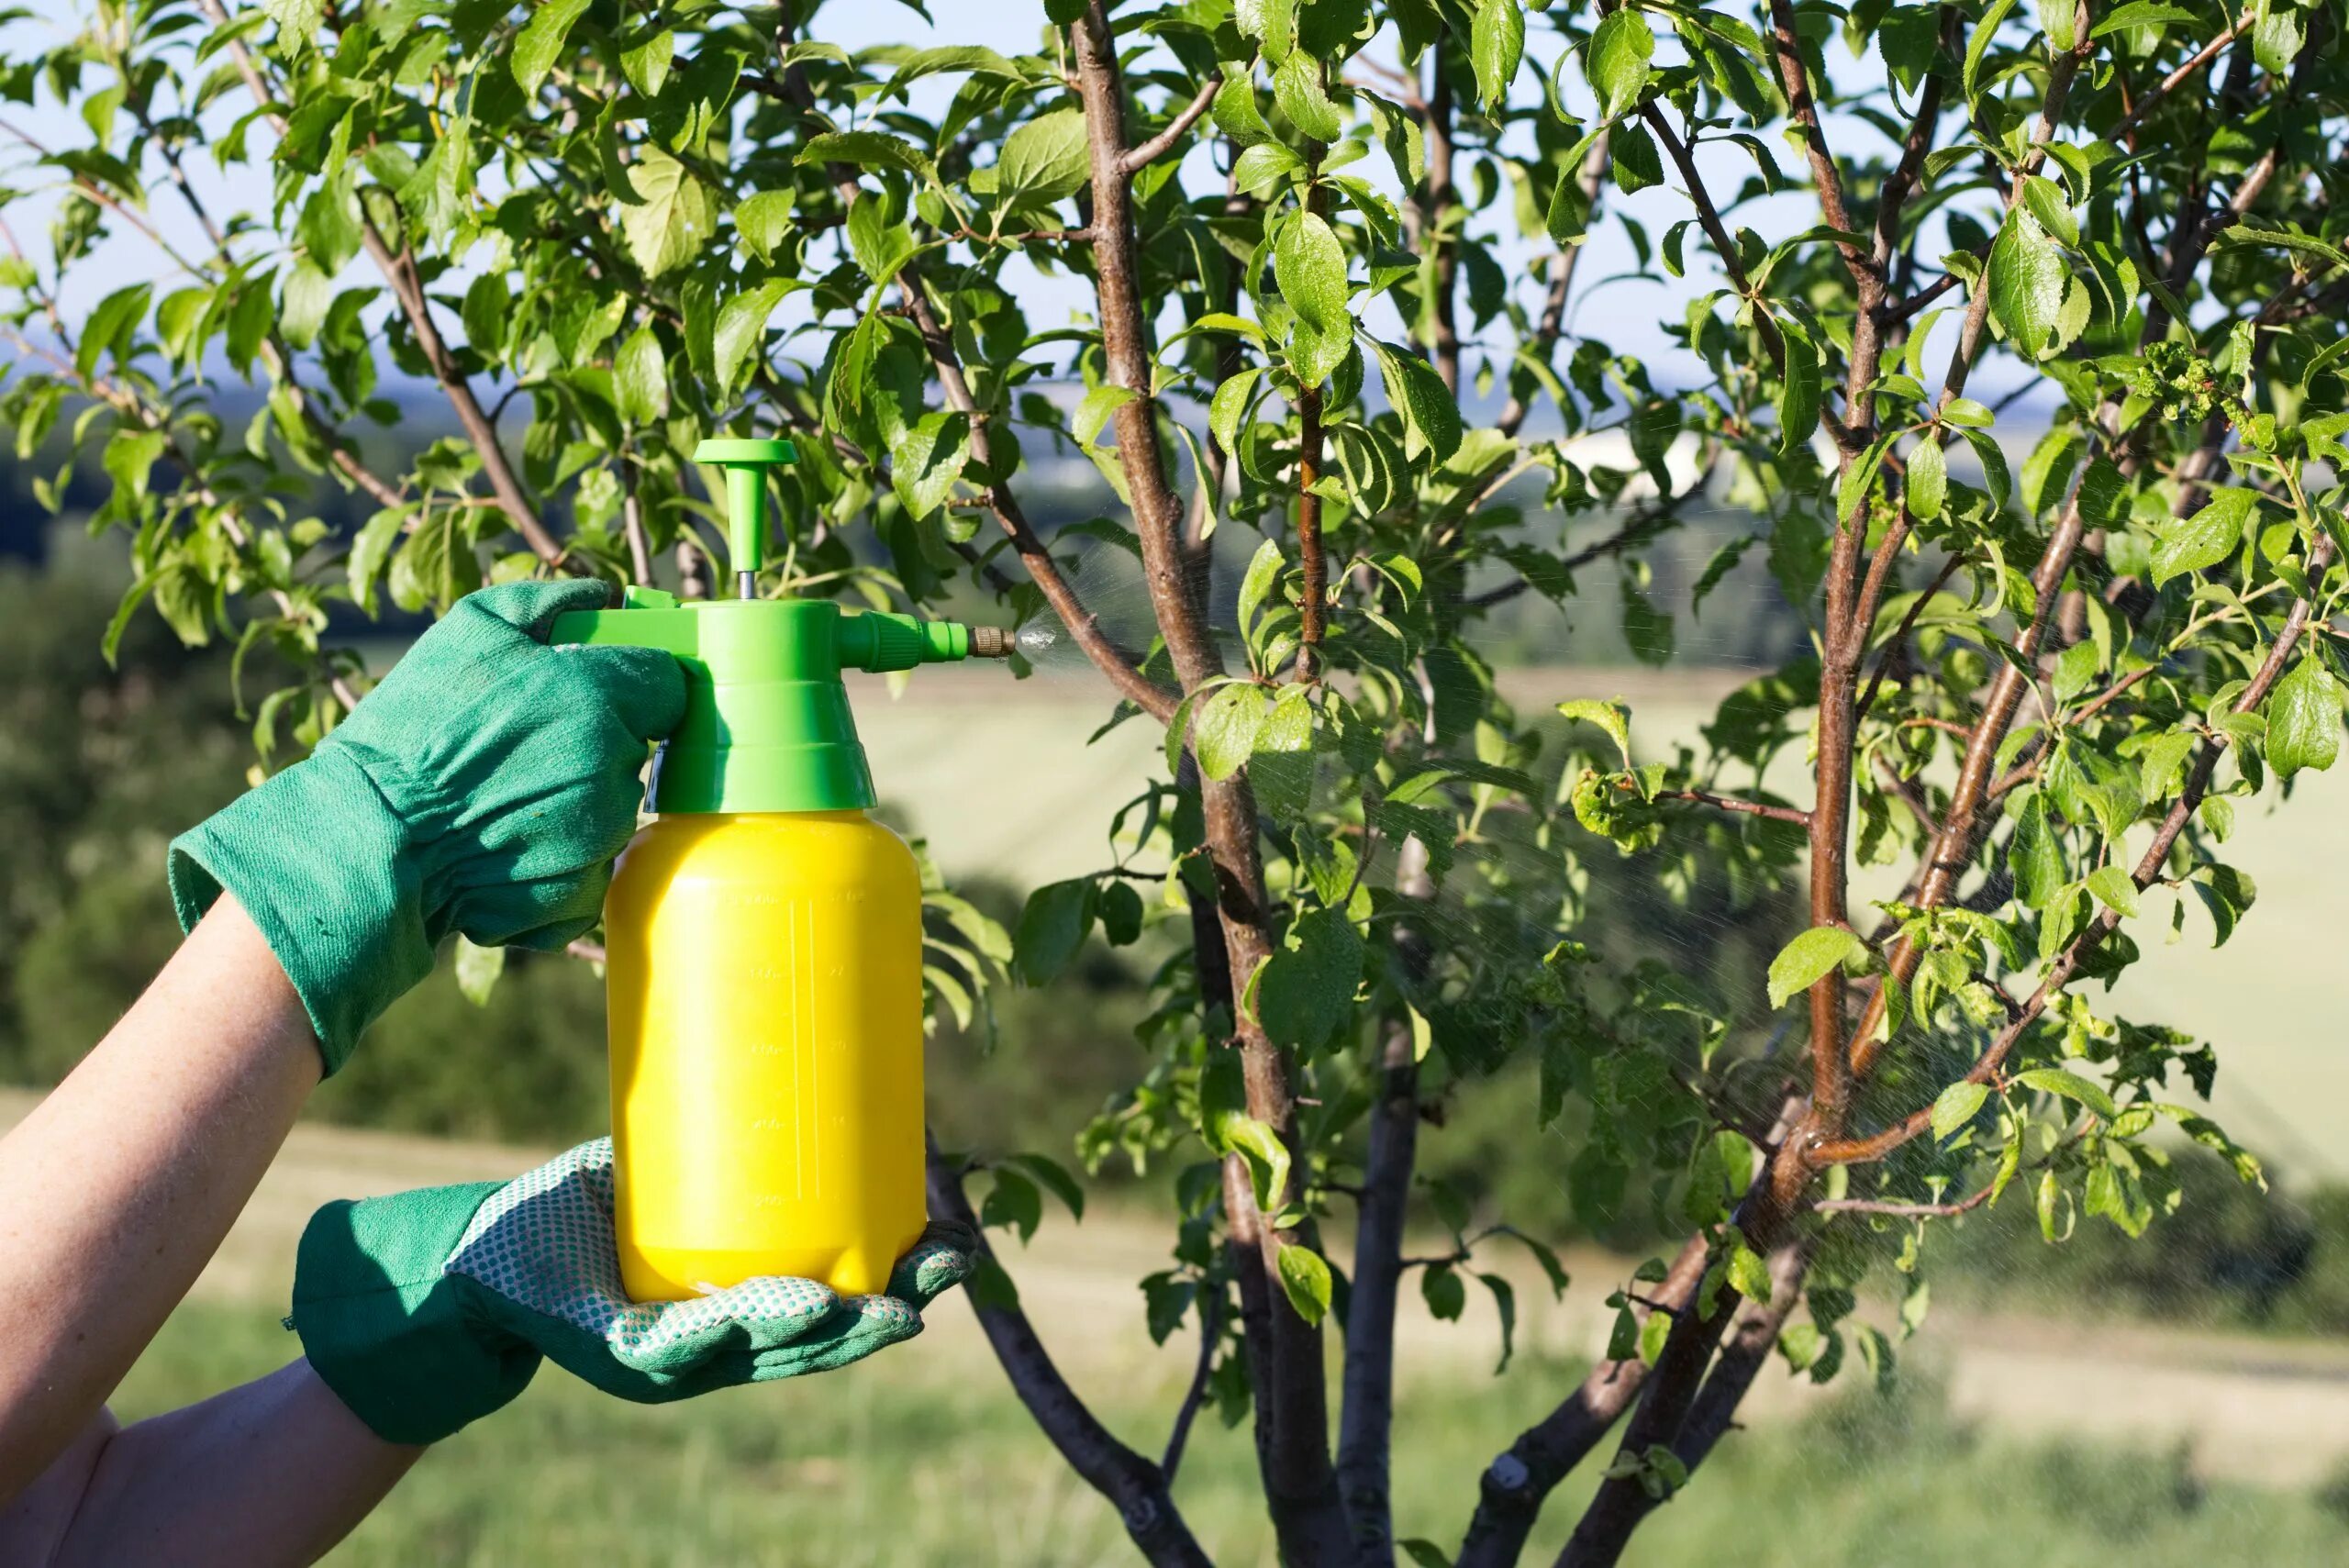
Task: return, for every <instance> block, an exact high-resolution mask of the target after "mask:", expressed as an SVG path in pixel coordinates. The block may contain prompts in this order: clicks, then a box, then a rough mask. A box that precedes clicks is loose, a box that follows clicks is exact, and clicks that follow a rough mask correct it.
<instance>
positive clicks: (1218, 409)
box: [1208, 365, 1264, 452]
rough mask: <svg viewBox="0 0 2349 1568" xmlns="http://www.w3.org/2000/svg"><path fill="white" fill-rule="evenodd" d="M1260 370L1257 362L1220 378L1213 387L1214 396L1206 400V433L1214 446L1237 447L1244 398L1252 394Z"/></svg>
mask: <svg viewBox="0 0 2349 1568" xmlns="http://www.w3.org/2000/svg"><path fill="white" fill-rule="evenodd" d="M1263 374H1264V367H1263V366H1261V365H1250V366H1248V367H1247V368H1246V369H1244V370H1241V371H1237V372H1235V373H1232V374H1231V375H1230V376H1228V377H1226V378H1225V379H1224V382H1223V384H1222V385H1220V386H1219V387H1217V388H1216V389H1215V396H1214V397H1212V398H1211V399H1209V400H1208V434H1209V435H1212V436H1213V437H1214V438H1215V442H1216V445H1217V446H1219V447H1221V448H1222V449H1223V450H1225V451H1227V452H1234V451H1238V450H1240V421H1241V417H1243V416H1245V415H1246V414H1247V412H1248V399H1249V398H1250V397H1251V396H1252V395H1254V393H1255V390H1256V382H1257V379H1258V378H1259V377H1261V376H1262V375H1263Z"/></svg>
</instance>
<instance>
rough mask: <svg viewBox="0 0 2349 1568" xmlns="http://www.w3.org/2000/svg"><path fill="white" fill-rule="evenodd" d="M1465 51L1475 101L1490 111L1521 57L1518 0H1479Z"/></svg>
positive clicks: (1514, 75) (1522, 26) (1522, 20)
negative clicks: (1473, 74)
mask: <svg viewBox="0 0 2349 1568" xmlns="http://www.w3.org/2000/svg"><path fill="white" fill-rule="evenodd" d="M1468 54H1469V59H1470V60H1471V61H1473V62H1474V63H1475V67H1476V101H1477V102H1478V103H1480V104H1482V105H1483V106H1484V108H1485V112H1486V114H1491V113H1492V112H1493V111H1494V110H1495V109H1497V108H1498V107H1499V106H1501V104H1502V103H1503V102H1504V101H1506V100H1507V98H1508V89H1509V83H1512V82H1514V81H1516V80H1517V69H1518V67H1519V66H1520V64H1522V63H1523V62H1524V60H1525V10H1524V7H1523V6H1520V4H1519V0H1479V4H1478V5H1477V6H1476V20H1475V24H1474V27H1473V28H1472V29H1471V32H1470V41H1469V49H1468Z"/></svg>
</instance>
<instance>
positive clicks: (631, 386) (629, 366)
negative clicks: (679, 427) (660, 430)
mask: <svg viewBox="0 0 2349 1568" xmlns="http://www.w3.org/2000/svg"><path fill="white" fill-rule="evenodd" d="M612 395H613V396H614V398H615V399H616V400H617V401H618V404H619V410H620V417H621V418H623V419H626V420H627V421H629V423H630V424H632V425H649V424H651V423H652V422H653V421H655V420H657V419H665V418H667V417H668V416H669V361H668V356H667V355H666V354H665V353H663V352H662V349H661V339H660V338H659V337H658V336H657V335H656V334H655V333H654V332H653V330H652V328H650V327H640V328H637V329H636V330H635V331H634V332H632V333H630V334H629V339H628V341H627V342H625V343H622V344H621V345H620V351H619V352H618V353H617V354H615V355H613V356H612Z"/></svg>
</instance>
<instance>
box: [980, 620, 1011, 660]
mask: <svg viewBox="0 0 2349 1568" xmlns="http://www.w3.org/2000/svg"><path fill="white" fill-rule="evenodd" d="M1011 651H1012V640H1011V633H1009V632H1008V631H1006V630H1004V629H1003V628H1001V627H999V626H974V627H973V628H971V657H972V658H974V659H1008V658H1010V657H1011Z"/></svg>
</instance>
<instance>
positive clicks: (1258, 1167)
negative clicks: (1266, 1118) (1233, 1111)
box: [1218, 1116, 1289, 1214]
mask: <svg viewBox="0 0 2349 1568" xmlns="http://www.w3.org/2000/svg"><path fill="white" fill-rule="evenodd" d="M1218 1131H1219V1139H1218V1141H1219V1145H1220V1151H1222V1152H1225V1153H1234V1154H1241V1155H1245V1156H1246V1157H1247V1160H1248V1174H1249V1176H1250V1177H1251V1178H1252V1182H1253V1184H1254V1185H1255V1188H1256V1207H1259V1208H1261V1209H1263V1210H1264V1212H1266V1213H1267V1214H1269V1213H1271V1212H1272V1211H1273V1210H1274V1209H1275V1208H1276V1207H1278V1206H1279V1203H1280V1199H1281V1195H1282V1194H1283V1193H1285V1192H1286V1191H1287V1189H1288V1168H1289V1155H1288V1145H1286V1144H1285V1143H1283V1142H1282V1141H1281V1140H1280V1135H1279V1134H1278V1133H1276V1132H1275V1131H1274V1130H1273V1129H1271V1128H1269V1127H1266V1126H1265V1125H1264V1123H1263V1122H1261V1121H1258V1120H1257V1119H1256V1118H1254V1117H1252V1116H1227V1117H1225V1118H1223V1120H1222V1123H1221V1125H1220V1127H1219V1129H1218Z"/></svg>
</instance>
